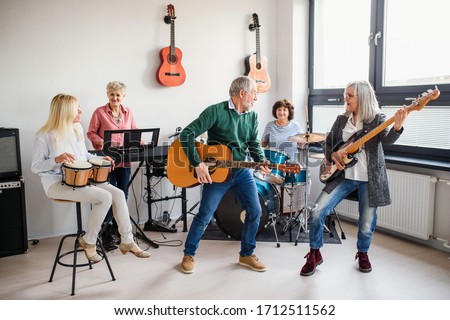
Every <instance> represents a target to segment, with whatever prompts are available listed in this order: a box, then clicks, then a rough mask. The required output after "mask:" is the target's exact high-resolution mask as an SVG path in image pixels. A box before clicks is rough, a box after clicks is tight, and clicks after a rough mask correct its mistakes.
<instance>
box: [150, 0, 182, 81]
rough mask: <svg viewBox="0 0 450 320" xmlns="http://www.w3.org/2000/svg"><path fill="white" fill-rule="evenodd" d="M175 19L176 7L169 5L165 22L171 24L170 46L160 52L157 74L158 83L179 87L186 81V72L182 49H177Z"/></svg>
mask: <svg viewBox="0 0 450 320" xmlns="http://www.w3.org/2000/svg"><path fill="white" fill-rule="evenodd" d="M175 19H176V16H175V7H174V6H173V5H171V4H169V5H168V6H167V16H165V17H164V22H165V23H167V24H170V46H169V47H165V48H163V49H161V51H160V52H159V57H160V58H161V65H160V66H159V68H158V72H157V74H156V78H157V80H158V82H159V83H160V84H162V85H163V86H172V87H175V86H179V85H182V84H183V83H184V81H185V80H186V72H185V71H184V68H183V66H182V65H181V58H182V56H183V54H182V52H181V50H180V49H178V48H177V47H175Z"/></svg>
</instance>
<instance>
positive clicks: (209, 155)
mask: <svg viewBox="0 0 450 320" xmlns="http://www.w3.org/2000/svg"><path fill="white" fill-rule="evenodd" d="M195 148H196V150H197V152H198V155H199V157H200V159H201V160H202V161H203V162H204V163H205V164H206V165H207V166H208V167H209V174H210V175H211V179H212V181H213V182H225V181H227V180H228V178H229V176H230V174H231V168H249V169H255V168H257V167H259V166H261V165H263V163H262V162H245V161H233V160H232V153H231V150H230V149H229V148H228V147H227V146H225V145H222V144H217V145H207V144H203V143H200V142H198V141H196V142H195ZM264 165H265V164H264ZM267 167H269V168H271V169H277V170H280V171H282V172H289V173H299V172H300V170H301V167H300V165H299V164H274V163H270V164H267ZM167 178H168V179H169V181H170V182H171V183H172V184H173V185H174V186H177V187H180V188H190V187H195V186H197V185H199V184H200V183H199V182H198V179H197V176H196V172H195V169H194V168H193V167H192V166H190V165H189V160H188V158H187V156H186V153H185V152H184V150H183V147H182V146H181V143H180V139H176V140H175V141H173V142H172V144H171V145H170V148H169V152H168V155H167Z"/></svg>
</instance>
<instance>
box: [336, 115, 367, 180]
mask: <svg viewBox="0 0 450 320" xmlns="http://www.w3.org/2000/svg"><path fill="white" fill-rule="evenodd" d="M362 128H363V123H362V122H361V121H358V122H357V123H356V125H355V124H353V115H351V116H350V117H349V118H348V121H347V124H346V125H345V127H344V130H342V140H343V141H344V142H346V141H347V140H348V139H349V138H350V137H351V136H352V135H353V134H355V133H356V132H358V131H359V130H362ZM355 158H356V159H357V162H356V164H355V165H354V166H351V167H349V168H346V169H345V171H344V172H345V178H346V179H350V180H357V181H368V180H369V177H368V175H367V157H366V150H365V149H364V145H363V146H362V147H361V150H360V151H359V152H358V153H356V154H355Z"/></svg>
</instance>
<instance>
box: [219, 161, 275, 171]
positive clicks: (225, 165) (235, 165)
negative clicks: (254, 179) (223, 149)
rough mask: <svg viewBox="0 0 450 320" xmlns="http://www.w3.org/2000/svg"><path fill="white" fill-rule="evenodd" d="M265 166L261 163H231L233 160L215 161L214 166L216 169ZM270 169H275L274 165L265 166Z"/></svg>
mask: <svg viewBox="0 0 450 320" xmlns="http://www.w3.org/2000/svg"><path fill="white" fill-rule="evenodd" d="M262 165H265V164H264V163H263V162H246V161H233V160H216V161H215V166H216V167H217V168H247V169H255V168H257V167H259V166H262ZM267 166H268V167H269V168H270V169H275V168H276V164H273V163H270V164H267Z"/></svg>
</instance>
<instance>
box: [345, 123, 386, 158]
mask: <svg viewBox="0 0 450 320" xmlns="http://www.w3.org/2000/svg"><path fill="white" fill-rule="evenodd" d="M392 123H394V117H393V116H392V117H390V118H389V119H388V120H386V121H385V122H383V123H382V124H380V125H379V126H378V127H376V128H375V129H373V130H372V131H370V132H369V133H367V134H366V135H364V136H362V137H361V138H360V139H359V140H357V141H355V142H353V143H351V144H349V145H348V146H347V147H346V148H344V149H345V151H347V152H348V153H350V154H351V153H355V152H356V151H358V149H359V148H361V147H362V145H363V144H364V143H366V142H367V141H369V140H370V139H372V138H373V137H375V136H376V135H377V134H379V133H380V132H381V131H383V130H384V129H386V128H387V127H388V126H390V125H391V124H392Z"/></svg>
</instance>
